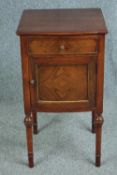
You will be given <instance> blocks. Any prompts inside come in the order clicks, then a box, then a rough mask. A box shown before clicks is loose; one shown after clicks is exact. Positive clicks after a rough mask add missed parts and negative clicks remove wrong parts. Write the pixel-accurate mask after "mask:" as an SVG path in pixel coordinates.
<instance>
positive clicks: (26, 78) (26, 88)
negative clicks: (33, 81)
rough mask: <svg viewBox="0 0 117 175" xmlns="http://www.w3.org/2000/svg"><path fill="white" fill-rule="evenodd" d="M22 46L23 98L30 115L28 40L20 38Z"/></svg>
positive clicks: (26, 112)
mask: <svg viewBox="0 0 117 175" xmlns="http://www.w3.org/2000/svg"><path fill="white" fill-rule="evenodd" d="M20 44H21V62H22V80H23V97H24V112H25V114H28V113H30V110H31V100H30V87H29V67H28V66H29V63H28V62H29V59H28V55H27V39H26V37H20Z"/></svg>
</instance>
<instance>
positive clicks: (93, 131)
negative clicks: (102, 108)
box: [92, 111, 96, 133]
mask: <svg viewBox="0 0 117 175" xmlns="http://www.w3.org/2000/svg"><path fill="white" fill-rule="evenodd" d="M95 116H96V114H95V111H93V112H92V133H96V130H95Z"/></svg>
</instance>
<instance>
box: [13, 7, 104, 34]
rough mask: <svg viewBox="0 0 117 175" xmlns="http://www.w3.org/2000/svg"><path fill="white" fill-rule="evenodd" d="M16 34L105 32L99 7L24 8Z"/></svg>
mask: <svg viewBox="0 0 117 175" xmlns="http://www.w3.org/2000/svg"><path fill="white" fill-rule="evenodd" d="M16 33H17V34H18V35H40V34H41V35H42V34H43V35H48V34H49V35H50V34H52V35H54V34H60V35H62V34H72V35H76V34H78V35H80V34H101V33H102V34H104V33H105V34H106V33H107V28H106V25H105V21H104V18H103V14H102V11H101V9H99V8H92V9H91V8H90V9H48V10H34V9H32V10H31V9H30V10H24V11H23V14H22V16H21V20H20V23H19V26H18V28H17V32H16Z"/></svg>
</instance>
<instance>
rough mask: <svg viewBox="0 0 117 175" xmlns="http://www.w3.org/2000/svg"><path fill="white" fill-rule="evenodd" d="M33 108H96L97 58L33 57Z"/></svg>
mask: <svg viewBox="0 0 117 175" xmlns="http://www.w3.org/2000/svg"><path fill="white" fill-rule="evenodd" d="M30 89H31V101H32V107H33V109H36V110H38V111H56V112H61V111H82V110H91V108H94V107H95V102H96V100H95V94H96V57H94V56H75V58H74V57H64V58H62V57H58V58H56V57H55V58H49V57H48V58H37V57H35V58H34V57H33V58H30Z"/></svg>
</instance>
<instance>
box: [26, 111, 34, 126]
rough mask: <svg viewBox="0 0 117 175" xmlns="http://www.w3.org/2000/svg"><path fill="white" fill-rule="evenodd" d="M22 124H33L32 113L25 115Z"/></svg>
mask: <svg viewBox="0 0 117 175" xmlns="http://www.w3.org/2000/svg"><path fill="white" fill-rule="evenodd" d="M24 124H25V126H26V127H32V126H33V117H32V115H31V114H30V115H27V116H26V117H25V119H24Z"/></svg>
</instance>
